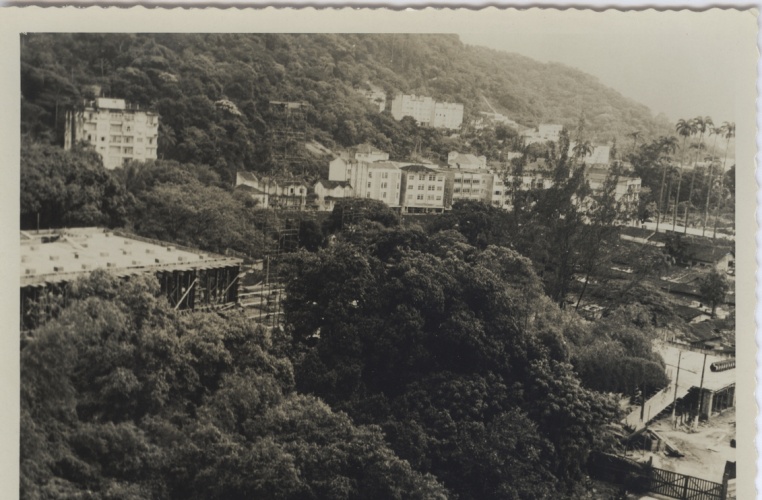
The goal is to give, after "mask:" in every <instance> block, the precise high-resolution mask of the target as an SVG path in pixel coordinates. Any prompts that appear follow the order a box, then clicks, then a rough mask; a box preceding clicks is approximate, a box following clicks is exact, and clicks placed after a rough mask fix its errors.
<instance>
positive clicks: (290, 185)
mask: <svg viewBox="0 0 762 500" xmlns="http://www.w3.org/2000/svg"><path fill="white" fill-rule="evenodd" d="M243 186H245V187H243ZM252 188H253V189H252ZM236 189H240V190H242V191H243V192H245V193H247V194H249V195H250V196H251V197H252V198H253V199H254V200H256V201H257V202H258V204H259V205H258V206H259V207H260V208H276V209H277V208H282V209H291V210H303V209H305V208H306V206H307V191H308V189H307V185H306V184H305V183H304V182H302V181H299V180H296V179H289V178H282V177H280V178H279V177H270V176H257V175H256V174H253V173H252V172H243V171H239V172H236Z"/></svg>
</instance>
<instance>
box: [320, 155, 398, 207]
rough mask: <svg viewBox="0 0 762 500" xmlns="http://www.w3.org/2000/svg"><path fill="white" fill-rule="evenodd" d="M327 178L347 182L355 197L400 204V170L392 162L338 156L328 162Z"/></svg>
mask: <svg viewBox="0 0 762 500" xmlns="http://www.w3.org/2000/svg"><path fill="white" fill-rule="evenodd" d="M328 180H329V181H339V182H348V183H349V185H350V186H351V187H352V196H353V197H355V198H370V199H373V200H379V201H383V202H384V203H386V204H387V205H389V206H390V207H399V206H400V189H401V172H400V169H399V166H397V165H396V164H394V163H392V162H389V161H375V162H368V161H362V160H357V159H346V158H341V157H339V158H336V159H335V160H333V161H332V162H330V163H329V164H328Z"/></svg>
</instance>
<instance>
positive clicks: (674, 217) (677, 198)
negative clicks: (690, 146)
mask: <svg viewBox="0 0 762 500" xmlns="http://www.w3.org/2000/svg"><path fill="white" fill-rule="evenodd" d="M687 138H688V136H687V135H684V136H683V151H682V152H681V153H680V176H679V177H678V178H677V195H676V196H675V209H674V212H673V213H672V231H674V230H675V226H676V225H677V206H678V205H679V204H680V185H681V184H682V183H683V162H684V160H685V140H686V139H687Z"/></svg>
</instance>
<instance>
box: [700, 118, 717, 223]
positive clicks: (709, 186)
mask: <svg viewBox="0 0 762 500" xmlns="http://www.w3.org/2000/svg"><path fill="white" fill-rule="evenodd" d="M709 134H710V135H714V143H713V144H712V159H711V163H710V164H709V178H708V179H707V182H706V200H705V201H704V221H703V223H702V225H701V236H704V235H705V234H706V224H707V222H708V220H709V199H710V198H711V196H712V173H713V170H714V163H715V156H714V153H715V151H716V150H717V138H718V137H719V136H720V134H722V127H714V126H711V127H710V128H709Z"/></svg>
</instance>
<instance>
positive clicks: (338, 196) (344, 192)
mask: <svg viewBox="0 0 762 500" xmlns="http://www.w3.org/2000/svg"><path fill="white" fill-rule="evenodd" d="M314 193H315V197H316V208H317V210H320V211H328V212H330V211H331V210H333V207H334V206H335V205H336V201H338V200H343V199H344V198H351V197H352V186H351V185H350V184H349V182H347V181H329V180H326V179H320V180H319V181H317V182H316V183H315V187H314Z"/></svg>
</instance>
